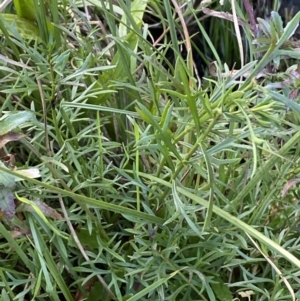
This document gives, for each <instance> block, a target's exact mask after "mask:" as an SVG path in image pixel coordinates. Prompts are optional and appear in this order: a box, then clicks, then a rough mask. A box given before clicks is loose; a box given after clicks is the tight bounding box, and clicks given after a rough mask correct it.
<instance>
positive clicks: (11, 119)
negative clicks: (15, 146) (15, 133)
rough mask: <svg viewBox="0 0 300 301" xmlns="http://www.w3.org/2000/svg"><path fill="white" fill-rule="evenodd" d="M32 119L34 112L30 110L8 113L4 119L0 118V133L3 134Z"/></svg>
mask: <svg viewBox="0 0 300 301" xmlns="http://www.w3.org/2000/svg"><path fill="white" fill-rule="evenodd" d="M33 119H34V114H33V113H31V112H18V113H15V114H10V115H9V116H8V117H6V118H5V119H2V120H0V135H4V134H6V133H8V132H11V131H12V130H14V129H16V128H17V127H19V126H20V125H22V124H24V123H25V122H28V121H30V120H33Z"/></svg>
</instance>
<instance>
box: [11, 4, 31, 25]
mask: <svg viewBox="0 0 300 301" xmlns="http://www.w3.org/2000/svg"><path fill="white" fill-rule="evenodd" d="M13 2H14V6H15V9H16V12H17V15H18V16H19V17H21V18H24V19H27V20H30V21H35V20H36V12H35V9H34V3H33V0H14V1H13Z"/></svg>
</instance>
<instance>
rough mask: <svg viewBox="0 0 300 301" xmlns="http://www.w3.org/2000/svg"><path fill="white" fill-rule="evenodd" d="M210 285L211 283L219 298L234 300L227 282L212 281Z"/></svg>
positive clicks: (223, 300)
mask: <svg viewBox="0 0 300 301" xmlns="http://www.w3.org/2000/svg"><path fill="white" fill-rule="evenodd" d="M210 285H211V287H212V289H213V291H214V293H215V295H216V297H217V298H218V300H220V301H232V299H233V297H232V293H231V291H230V289H229V288H228V286H227V285H226V284H225V283H223V282H221V283H211V284H210Z"/></svg>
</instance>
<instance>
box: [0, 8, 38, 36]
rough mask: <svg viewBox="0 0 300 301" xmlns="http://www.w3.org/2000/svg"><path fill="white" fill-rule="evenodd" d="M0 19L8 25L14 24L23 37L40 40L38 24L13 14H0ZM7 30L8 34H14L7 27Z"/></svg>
mask: <svg viewBox="0 0 300 301" xmlns="http://www.w3.org/2000/svg"><path fill="white" fill-rule="evenodd" d="M0 19H2V20H3V21H5V22H6V23H7V24H8V25H10V26H14V27H15V28H16V30H17V31H18V32H19V34H20V36H21V37H22V38H23V39H34V40H38V41H40V32H39V29H38V26H37V25H36V24H35V23H34V22H32V21H30V20H26V19H24V18H21V17H19V16H17V15H13V14H0ZM8 32H9V34H11V35H14V33H13V32H11V30H9V28H8ZM1 34H2V32H1V31H0V35H1Z"/></svg>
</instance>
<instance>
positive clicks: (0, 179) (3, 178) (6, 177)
mask: <svg viewBox="0 0 300 301" xmlns="http://www.w3.org/2000/svg"><path fill="white" fill-rule="evenodd" d="M0 166H1V167H2V168H5V169H7V167H6V166H5V165H4V164H3V163H2V162H1V161H0ZM14 186H15V178H14V176H12V175H10V174H8V173H6V172H3V171H0V187H1V188H2V187H5V188H9V189H12V188H13V187H14Z"/></svg>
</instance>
